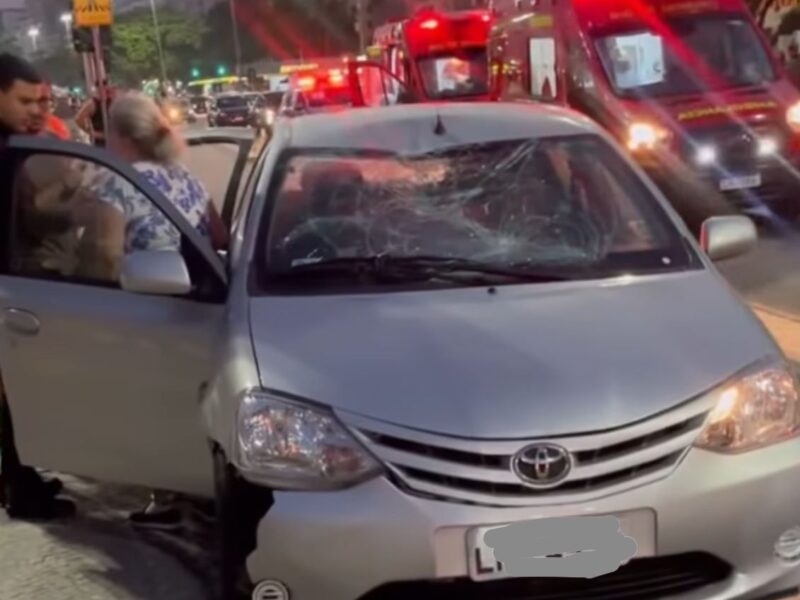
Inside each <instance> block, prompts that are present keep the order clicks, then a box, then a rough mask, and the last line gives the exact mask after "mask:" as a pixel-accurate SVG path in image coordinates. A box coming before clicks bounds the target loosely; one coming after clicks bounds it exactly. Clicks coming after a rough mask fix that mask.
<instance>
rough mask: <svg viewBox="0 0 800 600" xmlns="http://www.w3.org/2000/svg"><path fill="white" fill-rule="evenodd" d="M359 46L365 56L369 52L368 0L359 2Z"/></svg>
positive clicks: (359, 0)
mask: <svg viewBox="0 0 800 600" xmlns="http://www.w3.org/2000/svg"><path fill="white" fill-rule="evenodd" d="M358 46H359V48H360V50H361V54H364V52H366V50H367V0H358Z"/></svg>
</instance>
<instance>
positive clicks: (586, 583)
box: [361, 552, 732, 600]
mask: <svg viewBox="0 0 800 600" xmlns="http://www.w3.org/2000/svg"><path fill="white" fill-rule="evenodd" d="M731 573H732V569H731V567H730V565H729V564H727V563H725V562H723V561H721V560H719V559H718V558H716V557H714V556H711V555H710V554H705V553H700V552H696V553H689V554H678V555H674V556H659V557H654V558H640V559H636V560H632V561H631V562H629V563H628V564H626V565H624V566H622V567H620V569H619V570H618V571H615V572H614V573H609V574H608V575H603V576H601V577H597V578H595V579H560V578H541V579H536V578H530V579H524V578H523V579H509V580H506V581H491V582H484V583H475V582H473V581H470V580H468V579H463V578H461V579H455V580H450V581H409V582H402V583H390V584H387V585H384V586H382V587H380V588H378V589H376V590H373V591H372V592H370V593H369V594H367V595H366V596H362V598H361V600H406V599H407V598H436V599H437V600H485V599H488V598H491V600H575V599H576V598H580V599H581V600H584V599H586V600H588V599H591V600H623V599H624V600H650V599H655V598H664V597H666V596H674V595H678V594H687V593H689V592H692V591H695V590H699V589H702V588H704V587H706V586H709V585H714V584H717V583H720V582H722V581H725V580H726V579H727V578H728V577H730V575H731Z"/></svg>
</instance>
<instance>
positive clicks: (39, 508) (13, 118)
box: [0, 54, 74, 518]
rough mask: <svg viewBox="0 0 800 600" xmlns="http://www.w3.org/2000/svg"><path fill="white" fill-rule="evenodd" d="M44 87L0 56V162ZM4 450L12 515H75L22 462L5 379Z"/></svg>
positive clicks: (2, 468)
mask: <svg viewBox="0 0 800 600" xmlns="http://www.w3.org/2000/svg"><path fill="white" fill-rule="evenodd" d="M41 85H42V79H41V77H39V75H38V73H37V72H36V70H35V69H34V68H33V66H31V65H30V64H29V63H27V62H26V61H24V60H22V59H20V58H17V57H15V56H12V55H10V54H0V162H2V161H3V156H2V155H3V151H4V145H5V140H6V139H7V138H8V137H9V136H10V135H13V134H24V133H27V132H28V131H30V130H31V128H32V127H34V126H35V123H36V121H37V120H39V119H41V115H40V112H41V105H40V103H39V98H40V95H41ZM7 191H8V190H6V192H7ZM0 367H2V365H0ZM0 451H1V452H2V454H1V455H0V460H2V463H0V504H2V505H3V506H5V508H6V512H7V513H8V515H9V516H11V517H20V518H52V517H56V516H60V515H64V514H69V513H71V512H72V510H73V509H74V506H72V505H71V503H69V502H67V501H65V500H59V499H57V498H56V496H57V495H58V493H59V492H60V491H61V487H62V486H61V482H60V481H58V480H57V479H53V480H50V481H45V480H44V479H42V478H41V477H40V476H39V474H38V473H37V472H36V471H35V470H34V469H32V468H30V467H26V466H23V465H22V464H21V463H20V459H19V456H18V455H17V450H16V446H15V444H14V430H13V426H12V421H11V410H10V407H9V406H8V403H7V402H6V396H5V389H4V388H3V386H2V380H0Z"/></svg>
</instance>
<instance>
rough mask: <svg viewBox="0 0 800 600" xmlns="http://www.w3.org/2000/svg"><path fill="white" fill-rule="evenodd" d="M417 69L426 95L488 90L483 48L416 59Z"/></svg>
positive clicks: (472, 93)
mask: <svg viewBox="0 0 800 600" xmlns="http://www.w3.org/2000/svg"><path fill="white" fill-rule="evenodd" d="M418 62H419V69H420V72H421V74H422V81H423V84H424V85H425V93H426V94H427V96H428V97H429V98H434V99H441V98H452V97H461V96H480V95H482V94H487V93H488V92H489V66H488V61H487V57H486V49H485V48H475V49H471V50H466V51H463V52H459V53H458V54H446V55H442V54H439V55H433V56H426V57H423V58H420V59H419V61H418Z"/></svg>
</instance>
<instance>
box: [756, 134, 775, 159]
mask: <svg viewBox="0 0 800 600" xmlns="http://www.w3.org/2000/svg"><path fill="white" fill-rule="evenodd" d="M778 150H779V144H778V140H776V139H775V138H773V137H763V138H760V139H759V140H758V155H759V156H772V155H773V154H777V153H778Z"/></svg>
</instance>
